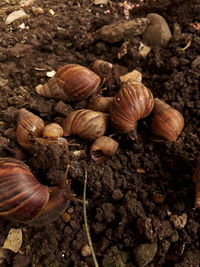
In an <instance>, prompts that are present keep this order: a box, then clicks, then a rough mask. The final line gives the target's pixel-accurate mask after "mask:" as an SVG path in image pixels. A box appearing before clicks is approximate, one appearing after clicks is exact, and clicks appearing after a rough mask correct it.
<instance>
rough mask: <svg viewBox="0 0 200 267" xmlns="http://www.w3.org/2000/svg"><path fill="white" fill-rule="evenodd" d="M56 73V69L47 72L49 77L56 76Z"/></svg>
mask: <svg viewBox="0 0 200 267" xmlns="http://www.w3.org/2000/svg"><path fill="white" fill-rule="evenodd" d="M55 74H56V71H55V70H52V71H48V72H47V73H46V75H47V77H49V78H52V77H54V76H55Z"/></svg>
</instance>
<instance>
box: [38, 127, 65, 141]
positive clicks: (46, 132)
mask: <svg viewBox="0 0 200 267" xmlns="http://www.w3.org/2000/svg"><path fill="white" fill-rule="evenodd" d="M42 136H43V137H46V138H58V137H62V136H63V128H62V127H61V126H60V125H59V124H58V123H50V124H48V125H46V126H45V127H44V129H43V131H42Z"/></svg>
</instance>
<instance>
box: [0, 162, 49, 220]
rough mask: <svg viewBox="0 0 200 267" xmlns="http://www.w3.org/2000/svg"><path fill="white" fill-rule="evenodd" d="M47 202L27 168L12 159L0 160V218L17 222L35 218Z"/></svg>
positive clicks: (42, 188)
mask: <svg viewBox="0 0 200 267" xmlns="http://www.w3.org/2000/svg"><path fill="white" fill-rule="evenodd" d="M48 200H49V191H48V187H47V186H44V185H41V184H40V183H39V182H38V181H37V180H36V178H35V177H34V175H33V174H32V173H31V171H30V169H29V168H28V166H27V165H26V164H24V163H22V162H21V161H19V160H16V159H13V158H0V216H1V217H4V218H8V219H13V218H14V219H15V220H18V221H22V222H23V221H28V220H32V219H33V218H34V217H36V216H37V215H38V213H39V211H40V210H42V209H43V207H44V206H45V205H46V204H47V202H48Z"/></svg>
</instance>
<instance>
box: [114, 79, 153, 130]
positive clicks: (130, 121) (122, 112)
mask: <svg viewBox="0 0 200 267" xmlns="http://www.w3.org/2000/svg"><path fill="white" fill-rule="evenodd" d="M153 105H154V99H153V95H152V93H151V91H150V90H149V89H148V88H147V87H145V86H144V85H143V84H142V83H140V82H137V81H135V80H132V79H129V80H128V81H127V82H125V83H124V84H122V87H121V89H120V91H119V92H118V93H117V94H116V95H115V97H114V100H113V101H112V103H111V106H110V118H111V122H112V124H113V126H114V128H115V129H116V131H117V132H119V133H128V132H130V131H132V130H134V128H135V127H136V124H137V121H138V120H139V119H142V118H144V117H146V116H148V115H149V113H150V112H151V111H152V109H153Z"/></svg>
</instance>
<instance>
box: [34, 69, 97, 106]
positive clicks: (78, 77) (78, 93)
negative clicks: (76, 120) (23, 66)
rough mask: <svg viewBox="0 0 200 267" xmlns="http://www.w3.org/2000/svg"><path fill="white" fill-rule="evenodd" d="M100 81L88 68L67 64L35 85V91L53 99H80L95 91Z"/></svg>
mask: <svg viewBox="0 0 200 267" xmlns="http://www.w3.org/2000/svg"><path fill="white" fill-rule="evenodd" d="M100 81H101V80H100V77H99V76H98V75H97V74H96V73H94V72H93V71H91V70H89V69H88V68H86V67H84V66H81V65H78V64H67V65H64V66H63V67H61V68H60V69H59V70H58V71H57V72H56V75H55V76H54V77H52V78H51V79H49V80H48V82H47V83H45V84H44V85H43V86H41V85H39V86H37V87H36V92H37V93H38V94H39V95H43V96H47V97H51V98H55V99H61V100H69V101H71V100H72V101H73V100H74V101H75V100H82V99H85V98H87V97H88V96H90V95H92V94H94V93H95V92H96V91H97V89H98V87H99V84H100Z"/></svg>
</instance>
